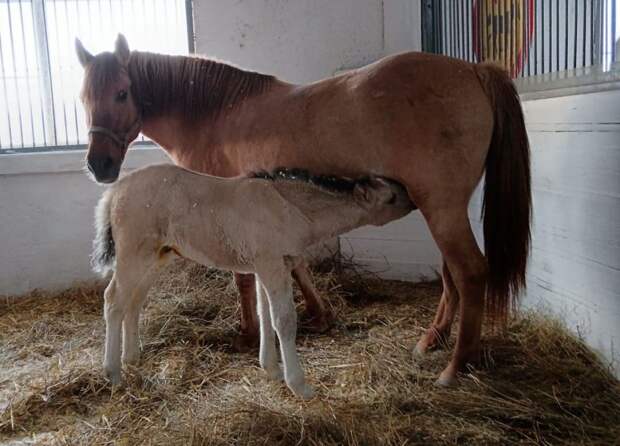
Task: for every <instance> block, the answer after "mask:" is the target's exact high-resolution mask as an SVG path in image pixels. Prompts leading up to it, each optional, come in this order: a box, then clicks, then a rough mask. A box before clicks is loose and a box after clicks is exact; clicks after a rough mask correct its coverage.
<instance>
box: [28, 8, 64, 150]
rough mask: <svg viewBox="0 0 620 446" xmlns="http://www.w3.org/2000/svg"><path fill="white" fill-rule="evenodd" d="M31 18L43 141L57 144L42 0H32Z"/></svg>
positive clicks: (54, 102)
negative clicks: (41, 105) (39, 90)
mask: <svg viewBox="0 0 620 446" xmlns="http://www.w3.org/2000/svg"><path fill="white" fill-rule="evenodd" d="M32 6H33V16H34V18H33V20H34V21H35V23H36V26H35V28H34V34H35V39H36V42H37V61H38V63H39V67H41V84H40V87H39V88H40V89H41V92H42V94H41V98H42V101H43V103H44V104H45V110H44V116H45V123H46V125H45V129H46V132H45V133H44V135H45V137H44V142H45V144H46V145H47V144H48V141H49V143H51V142H52V141H54V144H55V145H58V126H57V123H56V107H55V104H56V101H55V99H54V89H53V88H52V65H51V63H50V46H49V39H48V36H47V29H48V28H47V18H46V16H47V12H46V8H45V3H44V0H33V1H32Z"/></svg>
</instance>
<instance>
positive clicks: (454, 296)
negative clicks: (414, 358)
mask: <svg viewBox="0 0 620 446" xmlns="http://www.w3.org/2000/svg"><path fill="white" fill-rule="evenodd" d="M441 277H442V282H443V292H442V294H441V300H440V301H439V307H438V308H437V313H436V314H435V319H434V320H433V324H432V325H431V326H430V328H429V329H428V330H426V333H424V335H422V338H421V339H420V340H419V341H418V343H417V345H416V347H415V350H414V353H416V354H419V355H421V354H424V353H426V352H427V351H428V350H429V349H434V348H437V347H440V346H445V345H447V342H448V338H449V337H450V331H451V330H452V322H453V321H454V316H456V313H457V310H458V303H459V294H458V290H457V289H456V286H455V285H454V280H453V279H452V275H451V274H450V270H449V269H448V265H447V264H446V262H445V261H444V262H443V265H442V267H441Z"/></svg>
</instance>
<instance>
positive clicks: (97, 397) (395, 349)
mask: <svg viewBox="0 0 620 446" xmlns="http://www.w3.org/2000/svg"><path fill="white" fill-rule="evenodd" d="M315 279H316V281H317V284H318V287H319V289H320V290H321V292H322V293H323V295H325V296H326V297H328V300H329V302H330V305H331V307H332V311H333V312H334V313H335V325H334V327H333V328H332V329H331V330H330V331H329V332H328V333H326V334H322V335H316V334H310V333H307V332H306V331H305V330H304V329H303V327H302V328H301V330H300V334H299V336H298V346H299V351H300V353H301V355H302V361H303V363H304V365H305V367H306V371H307V375H308V378H309V381H310V382H311V383H312V384H313V385H314V386H315V388H316V389H317V390H318V397H317V398H315V399H313V400H311V401H309V402H302V401H300V400H297V399H295V398H294V397H293V396H292V395H291V393H290V392H289V391H288V390H287V389H286V388H285V386H284V385H283V384H278V383H273V382H270V381H268V380H267V379H266V378H265V376H264V375H263V374H262V372H261V370H260V369H259V368H258V360H257V354H256V352H250V353H235V352H234V351H233V350H232V347H231V345H232V341H233V337H234V335H235V332H236V324H237V321H238V301H237V298H236V292H235V289H234V286H233V284H232V281H231V276H230V274H228V273H222V272H217V271H211V270H206V269H204V268H202V267H199V266H196V265H193V264H189V263H186V262H178V263H177V264H175V265H174V266H173V267H172V268H171V269H170V270H168V271H167V273H166V274H165V275H164V276H163V277H162V278H161V280H159V282H158V284H157V286H156V287H155V288H154V289H153V290H152V291H151V293H150V299H149V303H148V304H147V308H146V309H145V312H144V313H143V318H142V321H141V330H142V343H143V344H142V349H143V354H142V361H141V363H140V365H139V366H138V367H137V368H135V369H132V370H129V371H127V373H125V383H124V384H123V385H122V386H121V387H119V388H114V389H113V388H111V387H110V385H109V384H108V383H107V382H106V380H105V379H104V378H103V376H102V371H101V354H102V343H103V328H104V327H103V319H102V306H103V301H102V291H103V288H102V286H94V287H93V286H90V287H82V288H79V287H78V288H74V289H71V290H67V291H65V292H62V293H57V294H53V295H45V294H44V293H33V295H32V296H28V297H22V298H20V299H14V298H10V297H6V298H4V299H3V300H2V302H1V303H0V364H2V366H1V367H0V444H32V443H33V442H34V443H36V444H50V443H51V444H126V445H135V444H158V445H171V444H206V445H227V444H240V445H259V444H260V445H262V444H285V445H286V444H291V445H293V444H295V445H296V444H301V445H304V444H307V445H340V444H354V445H375V444H376V445H379V444H381V445H383V444H386V445H397V444H398V445H403V444H425V445H427V444H476V445H480V444H554V445H555V444H588V445H593V444H601V445H602V444H614V443H615V444H618V439H619V438H620V384H619V383H618V381H617V380H616V379H615V378H613V376H612V375H611V374H610V373H609V371H608V370H607V369H606V368H605V367H604V366H603V365H602V364H601V362H600V361H599V360H598V359H597V357H596V356H595V355H594V354H593V353H592V352H591V351H590V350H589V349H588V348H587V347H586V346H585V345H584V344H583V343H582V342H580V341H579V340H578V339H576V338H575V337H574V336H572V335H570V334H569V333H568V332H567V331H566V330H565V329H564V328H563V327H562V325H561V324H560V323H559V322H556V321H553V320H552V319H549V318H546V317H543V316H540V315H536V314H532V313H526V314H522V315H520V316H519V317H518V318H515V319H514V320H512V321H511V323H510V326H509V330H508V331H507V333H505V334H499V333H487V334H486V335H485V338H484V360H483V364H481V366H480V367H478V368H477V369H471V370H469V371H468V372H466V373H464V374H463V376H462V377H461V385H460V387H458V388H454V389H440V388H436V387H434V386H433V382H434V380H435V378H436V377H437V375H438V373H439V372H440V371H441V368H442V367H443V366H444V365H445V364H446V361H447V359H448V355H449V350H440V351H437V352H434V353H432V354H430V355H428V356H427V357H425V358H423V359H414V358H413V357H412V354H411V351H412V347H413V345H414V344H415V341H416V340H417V339H418V337H419V336H420V335H421V333H422V332H423V330H424V328H425V327H427V326H428V324H429V321H430V320H431V318H432V316H433V314H434V310H435V306H436V304H437V301H438V298H439V296H440V293H441V288H440V285H439V284H438V283H436V282H429V283H420V284H411V283H404V282H396V281H384V280H378V279H376V278H372V277H371V278H368V277H367V276H362V275H360V274H357V273H356V272H355V270H354V269H351V268H346V267H343V264H342V263H328V264H326V265H323V267H322V268H321V269H320V270H318V271H316V272H315ZM299 310H300V312H302V310H303V309H302V308H300V309H299ZM453 342H454V339H451V344H453ZM450 347H451V345H450ZM20 442H21V443H20Z"/></svg>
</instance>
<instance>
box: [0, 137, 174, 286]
mask: <svg viewBox="0 0 620 446" xmlns="http://www.w3.org/2000/svg"><path fill="white" fill-rule="evenodd" d="M166 160H167V157H166V155H165V154H164V152H163V151H162V150H159V149H153V148H151V149H130V150H129V152H128V156H127V160H126V161H125V169H124V170H127V169H131V168H135V167H137V166H139V165H144V164H148V163H154V162H164V161H166ZM83 167H84V153H83V152H81V151H80V152H78V151H74V152H62V153H59V152H57V153H47V154H21V155H2V156H0V241H1V243H2V248H1V249H0V295H19V294H21V293H25V292H27V291H30V290H32V289H34V288H42V289H58V288H63V287H67V286H70V285H71V284H72V283H73V282H75V281H84V280H89V279H94V278H95V275H94V274H93V273H92V271H91V270H90V264H89V256H90V252H91V243H92V239H93V235H94V228H93V215H94V208H95V204H96V203H97V200H98V198H99V197H100V195H101V193H102V192H103V190H104V188H103V187H102V186H99V185H97V184H96V183H94V182H93V181H91V180H90V179H89V178H88V177H87V176H86V174H85V173H84V171H83Z"/></svg>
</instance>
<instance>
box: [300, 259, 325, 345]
mask: <svg viewBox="0 0 620 446" xmlns="http://www.w3.org/2000/svg"><path fill="white" fill-rule="evenodd" d="M292 274H293V278H294V279H295V281H296V282H297V284H298V285H299V288H300V289H301V292H302V294H303V295H304V299H305V300H306V311H307V312H308V314H309V315H310V318H311V319H310V321H309V323H308V325H309V328H310V330H311V331H313V332H315V333H324V332H325V331H327V330H328V329H329V327H330V325H331V322H332V314H331V312H330V311H329V309H327V308H326V307H325V303H324V302H323V299H322V298H321V296H320V295H319V292H318V291H317V290H316V288H315V287H314V283H313V282H312V277H311V275H310V272H309V271H308V265H307V264H306V262H305V261H302V263H301V264H299V265H298V266H297V267H295V269H293V273H292Z"/></svg>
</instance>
